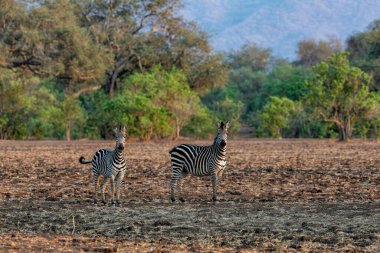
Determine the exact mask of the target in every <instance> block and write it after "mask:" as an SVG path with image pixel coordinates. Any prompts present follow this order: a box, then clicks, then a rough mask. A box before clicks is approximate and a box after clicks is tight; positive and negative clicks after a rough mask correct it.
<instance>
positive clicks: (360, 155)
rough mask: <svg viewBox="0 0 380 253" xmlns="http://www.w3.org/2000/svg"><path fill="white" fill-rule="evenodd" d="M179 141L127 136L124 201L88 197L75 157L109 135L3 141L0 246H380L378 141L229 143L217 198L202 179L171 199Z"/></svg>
mask: <svg viewBox="0 0 380 253" xmlns="http://www.w3.org/2000/svg"><path fill="white" fill-rule="evenodd" d="M185 142H191V143H197V144H200V145H207V144H208V143H209V142H205V141H185ZM180 143H183V142H180ZM176 144H179V143H174V142H153V143H127V145H126V149H125V152H124V153H125V157H126V158H127V161H128V174H127V181H126V184H125V188H124V187H123V188H124V189H123V197H122V198H123V205H122V207H113V206H110V205H107V206H97V207H95V206H93V205H92V200H91V199H92V192H93V189H92V179H91V178H92V177H91V173H90V170H91V169H90V165H81V164H79V162H78V158H79V157H80V156H81V155H84V156H85V157H86V158H87V159H89V158H91V157H92V155H93V154H94V153H95V151H96V150H97V149H99V148H113V145H114V143H113V142H112V141H74V142H70V143H66V142H61V141H23V142H20V141H0V251H1V252H52V251H53V252H54V251H59V252H73V251H74V252H94V251H95V252H219V251H220V252H255V251H259V252H261V251H275V252H276V251H277V252H300V251H303V252H329V251H330V252H380V189H379V186H380V143H374V142H362V141H359V140H356V141H352V142H349V143H337V142H334V141H330V140H281V141H274V140H247V141H230V142H229V143H228V161H227V171H226V172H225V174H224V176H223V179H222V182H221V184H220V188H219V202H218V203H216V204H213V203H211V202H209V201H210V199H211V183H210V180H209V178H208V177H205V178H196V177H191V178H190V177H188V178H187V179H186V180H185V184H184V187H183V191H184V197H185V199H186V200H187V201H186V202H185V203H174V204H172V203H169V196H168V183H169V180H170V176H171V175H170V163H169V154H168V151H169V150H170V148H171V147H173V146H174V145H176ZM107 191H108V189H107Z"/></svg>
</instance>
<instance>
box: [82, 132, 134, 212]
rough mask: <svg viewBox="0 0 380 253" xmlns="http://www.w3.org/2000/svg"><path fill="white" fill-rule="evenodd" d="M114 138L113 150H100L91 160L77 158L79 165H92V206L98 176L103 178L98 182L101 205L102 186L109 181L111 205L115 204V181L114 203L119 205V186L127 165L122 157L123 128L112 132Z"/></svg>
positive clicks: (96, 194)
mask: <svg viewBox="0 0 380 253" xmlns="http://www.w3.org/2000/svg"><path fill="white" fill-rule="evenodd" d="M114 133H115V137H116V146H115V149H114V150H107V149H100V150H98V151H97V152H96V153H95V155H94V156H93V158H92V160H85V158H84V157H83V156H81V157H80V158H79V162H80V163H81V164H88V163H91V164H92V173H93V176H94V191H95V193H94V204H95V205H96V203H97V196H98V191H97V183H98V178H99V176H103V178H102V180H101V182H100V192H101V194H102V203H103V204H106V200H105V194H104V190H103V187H104V184H105V183H106V180H107V179H108V178H109V179H110V185H111V196H112V204H115V201H114V199H115V191H114V182H115V181H116V188H117V192H116V203H117V204H120V185H121V183H122V181H123V179H124V176H125V173H126V168H127V163H126V161H125V159H124V156H123V150H124V143H125V127H121V126H120V128H119V129H115V130H114Z"/></svg>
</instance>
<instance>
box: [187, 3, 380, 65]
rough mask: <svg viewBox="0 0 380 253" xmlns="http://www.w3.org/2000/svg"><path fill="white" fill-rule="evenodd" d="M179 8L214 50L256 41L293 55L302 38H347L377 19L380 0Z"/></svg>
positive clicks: (275, 51)
mask: <svg viewBox="0 0 380 253" xmlns="http://www.w3.org/2000/svg"><path fill="white" fill-rule="evenodd" d="M182 3H183V5H184V8H183V9H182V11H181V14H182V15H183V16H184V18H185V19H187V20H189V21H194V22H195V23H197V24H198V26H199V27H200V28H201V29H202V30H203V31H206V32H207V34H208V35H209V36H210V41H211V44H212V45H213V48H214V50H215V51H230V50H238V49H239V48H240V47H241V46H242V45H243V44H246V43H256V44H258V45H259V46H261V47H265V48H271V49H272V51H273V54H274V55H275V56H278V57H283V58H287V59H290V60H294V59H295V57H296V50H297V43H298V42H299V41H300V40H304V39H316V40H320V39H328V38H330V37H337V38H339V39H340V40H341V42H342V43H343V44H344V43H345V41H346V40H347V38H348V37H349V36H350V35H352V34H354V33H357V32H361V31H365V29H366V28H367V27H368V25H369V24H370V23H371V22H373V21H374V20H376V19H380V0H183V1H182Z"/></svg>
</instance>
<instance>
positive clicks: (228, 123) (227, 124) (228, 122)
mask: <svg viewBox="0 0 380 253" xmlns="http://www.w3.org/2000/svg"><path fill="white" fill-rule="evenodd" d="M229 127H230V121H227V122H226V126H225V128H226V129H228V128H229Z"/></svg>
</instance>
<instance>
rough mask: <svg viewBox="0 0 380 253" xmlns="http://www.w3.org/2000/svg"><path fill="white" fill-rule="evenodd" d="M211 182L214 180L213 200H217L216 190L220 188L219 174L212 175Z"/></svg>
mask: <svg viewBox="0 0 380 253" xmlns="http://www.w3.org/2000/svg"><path fill="white" fill-rule="evenodd" d="M211 182H212V201H213V202H215V201H216V200H217V198H216V192H217V188H218V176H217V175H216V174H212V175H211Z"/></svg>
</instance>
